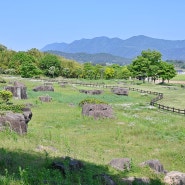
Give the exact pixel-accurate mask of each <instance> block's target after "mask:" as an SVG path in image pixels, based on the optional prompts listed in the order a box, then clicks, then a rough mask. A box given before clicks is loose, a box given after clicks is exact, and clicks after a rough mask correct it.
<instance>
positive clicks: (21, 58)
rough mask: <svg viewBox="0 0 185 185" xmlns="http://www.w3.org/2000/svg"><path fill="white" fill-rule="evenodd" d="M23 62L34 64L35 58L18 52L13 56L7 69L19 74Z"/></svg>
mask: <svg viewBox="0 0 185 185" xmlns="http://www.w3.org/2000/svg"><path fill="white" fill-rule="evenodd" d="M24 62H27V63H35V58H34V57H33V56H30V55H29V54H27V53H26V52H23V51H20V52H17V53H15V54H14V55H13V57H12V58H11V61H10V63H9V68H12V69H15V71H16V74H20V69H21V66H22V64H23V63H24Z"/></svg>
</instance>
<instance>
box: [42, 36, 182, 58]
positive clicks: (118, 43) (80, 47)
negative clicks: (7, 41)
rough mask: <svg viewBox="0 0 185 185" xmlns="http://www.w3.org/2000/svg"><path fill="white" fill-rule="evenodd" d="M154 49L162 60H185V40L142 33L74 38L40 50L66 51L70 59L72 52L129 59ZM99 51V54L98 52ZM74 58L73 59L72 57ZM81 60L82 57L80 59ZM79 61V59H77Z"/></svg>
mask: <svg viewBox="0 0 185 185" xmlns="http://www.w3.org/2000/svg"><path fill="white" fill-rule="evenodd" d="M147 49H151V50H156V51H159V52H160V53H161V54H162V59H163V60H185V40H164V39H156V38H151V37H147V36H144V35H139V36H133V37H131V38H128V39H126V40H122V39H120V38H108V37H104V36H103V37H95V38H92V39H81V40H75V41H73V42H72V43H69V44H67V43H52V44H48V45H46V46H44V47H43V48H42V49H41V51H50V52H51V51H55V52H56V51H57V52H63V55H64V53H68V54H70V56H71V59H74V58H73V57H74V56H73V57H72V55H74V54H77V53H78V54H79V53H80V54H81V56H82V53H83V55H86V54H91V55H94V54H99V55H100V56H101V54H102V53H103V54H104V55H106V54H109V56H112V57H113V56H117V57H123V58H124V59H126V60H129V59H130V60H131V59H133V58H135V57H136V56H138V55H140V54H141V52H142V51H143V50H147ZM100 53H101V54H100ZM66 55H67V54H66ZM74 60H75V59H74ZM80 60H82V58H81V59H80ZM77 61H79V60H77Z"/></svg>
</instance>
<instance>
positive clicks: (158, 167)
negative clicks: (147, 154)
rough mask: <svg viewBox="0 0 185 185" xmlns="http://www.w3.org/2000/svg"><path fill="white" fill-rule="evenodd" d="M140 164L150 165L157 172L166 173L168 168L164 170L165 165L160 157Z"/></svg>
mask: <svg viewBox="0 0 185 185" xmlns="http://www.w3.org/2000/svg"><path fill="white" fill-rule="evenodd" d="M140 166H142V167H144V166H149V167H150V168H151V169H152V170H154V171H155V172H157V173H166V170H164V167H163V165H162V164H161V162H160V161H159V160H158V159H151V160H148V161H145V162H143V163H141V164H140Z"/></svg>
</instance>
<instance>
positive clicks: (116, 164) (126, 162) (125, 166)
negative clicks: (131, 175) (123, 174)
mask: <svg viewBox="0 0 185 185" xmlns="http://www.w3.org/2000/svg"><path fill="white" fill-rule="evenodd" d="M109 164H110V166H112V167H113V168H115V169H117V170H121V171H125V170H127V171H129V170H130V168H131V159H129V158H116V159H112V160H111V161H110V163H109Z"/></svg>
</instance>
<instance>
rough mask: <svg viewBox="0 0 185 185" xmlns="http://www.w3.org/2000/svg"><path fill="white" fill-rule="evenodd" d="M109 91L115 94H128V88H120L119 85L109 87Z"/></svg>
mask: <svg viewBox="0 0 185 185" xmlns="http://www.w3.org/2000/svg"><path fill="white" fill-rule="evenodd" d="M111 91H112V92H113V93H114V94H117V95H125V96H128V92H129V89H128V88H121V87H114V88H112V89H111Z"/></svg>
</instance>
